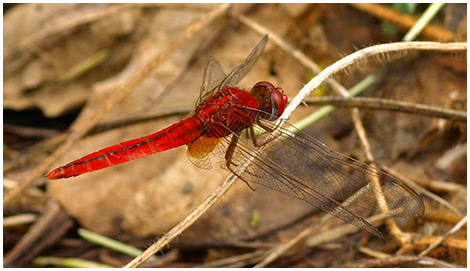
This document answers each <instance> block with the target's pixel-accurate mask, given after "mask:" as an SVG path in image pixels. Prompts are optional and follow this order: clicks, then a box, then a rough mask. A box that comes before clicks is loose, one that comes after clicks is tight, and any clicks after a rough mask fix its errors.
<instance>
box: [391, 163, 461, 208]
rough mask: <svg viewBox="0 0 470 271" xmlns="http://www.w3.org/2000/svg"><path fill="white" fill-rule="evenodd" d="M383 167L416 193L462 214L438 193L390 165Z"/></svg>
mask: <svg viewBox="0 0 470 271" xmlns="http://www.w3.org/2000/svg"><path fill="white" fill-rule="evenodd" d="M383 169H385V170H386V171H387V172H388V173H390V174H392V175H394V176H395V177H397V178H398V179H400V180H402V181H403V182H404V183H406V184H407V185H408V186H410V187H411V188H413V189H415V190H416V191H417V192H418V193H420V194H423V195H426V196H427V197H429V198H431V199H433V200H435V201H436V202H439V203H440V204H442V205H443V206H445V207H447V208H448V209H449V210H451V211H452V212H454V213H455V214H457V215H459V216H462V215H463V214H462V212H460V211H459V209H457V208H456V207H455V206H454V205H452V204H451V203H449V202H448V201H446V200H445V199H443V198H441V197H439V196H438V195H436V194H434V193H432V192H431V191H429V190H428V189H426V188H424V187H422V186H421V185H417V184H416V183H414V182H413V181H411V180H410V179H409V178H407V177H406V176H404V175H403V174H400V173H399V172H398V171H396V170H394V169H392V168H390V167H387V166H383Z"/></svg>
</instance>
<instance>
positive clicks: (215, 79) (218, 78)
mask: <svg viewBox="0 0 470 271" xmlns="http://www.w3.org/2000/svg"><path fill="white" fill-rule="evenodd" d="M224 78H225V72H224V69H223V68H222V66H220V64H219V62H217V60H215V58H213V57H212V56H209V57H208V58H207V62H206V67H205V68H204V76H203V78H202V84H201V89H200V92H199V97H198V99H197V101H196V106H197V105H198V104H199V103H201V102H202V101H203V100H204V99H205V98H207V96H209V95H211V94H212V93H214V91H216V90H217V89H218V86H219V85H220V82H222V80H223V79H224Z"/></svg>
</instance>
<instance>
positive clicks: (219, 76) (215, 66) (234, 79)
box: [196, 35, 268, 106]
mask: <svg viewBox="0 0 470 271" xmlns="http://www.w3.org/2000/svg"><path fill="white" fill-rule="evenodd" d="M267 42H268V35H265V36H264V37H263V39H261V41H260V42H259V43H258V44H257V45H256V47H255V48H254V49H253V50H252V51H251V53H250V54H249V55H248V56H247V57H246V59H245V60H244V61H243V62H242V63H241V64H240V65H239V66H238V67H236V68H235V69H234V70H233V71H232V72H231V73H230V74H229V75H227V76H225V73H224V70H223V68H222V66H221V65H220V64H219V62H217V60H215V58H213V57H211V56H210V57H209V58H208V59H207V63H206V67H205V68H204V76H203V79H202V84H201V89H200V92H199V98H198V99H197V101H196V106H197V105H198V104H199V103H200V102H202V101H203V100H204V99H205V98H207V97H208V96H209V95H210V94H212V93H214V92H215V91H217V90H219V89H221V88H223V87H225V86H235V85H236V84H238V82H240V80H242V79H243V77H245V75H246V74H247V73H248V72H249V71H250V70H251V69H252V68H253V66H254V65H255V64H256V62H257V61H258V58H259V57H260V56H261V55H262V54H263V51H264V47H266V43H267Z"/></svg>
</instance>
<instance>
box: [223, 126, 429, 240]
mask: <svg viewBox="0 0 470 271" xmlns="http://www.w3.org/2000/svg"><path fill="white" fill-rule="evenodd" d="M262 124H263V126H264V127H269V128H268V130H271V129H274V127H273V125H272V124H271V123H269V122H263V123H262ZM283 128H284V129H283V130H281V132H280V134H278V136H275V137H271V135H272V134H271V133H269V132H270V131H267V132H266V133H261V135H260V136H259V138H258V137H257V139H259V140H260V141H266V142H267V143H266V144H264V145H263V146H261V147H255V146H253V143H252V141H251V140H246V139H243V138H241V137H240V138H239V139H238V140H237V141H238V142H237V147H236V148H235V150H234V152H233V154H232V158H231V159H230V165H231V166H230V167H232V168H235V167H237V166H240V165H242V164H243V163H244V162H243V161H245V160H246V158H248V159H251V160H252V161H251V163H249V164H248V165H246V169H245V170H244V171H243V172H242V173H239V177H241V178H242V179H243V180H244V181H246V182H252V183H255V184H259V185H263V186H266V187H269V188H272V189H275V190H278V191H280V192H283V193H285V194H288V195H291V196H293V197H295V198H298V199H301V200H304V201H306V202H308V203H310V204H312V205H314V206H318V207H320V208H321V209H322V210H324V211H326V212H329V213H331V214H332V215H335V216H336V217H338V218H340V219H343V220H345V221H347V222H349V223H351V224H353V225H355V226H357V227H360V228H362V229H365V230H367V231H369V232H371V233H372V234H375V235H380V233H379V232H378V231H377V230H376V229H375V228H374V227H373V226H372V225H370V224H369V223H368V222H367V221H365V220H364V219H362V218H361V217H359V216H358V215H356V214H355V213H353V212H352V211H350V209H348V208H347V207H345V206H349V205H350V204H351V205H353V206H356V207H359V208H360V209H364V210H371V211H376V210H377V209H378V208H377V207H376V206H377V200H376V194H377V193H378V190H382V193H383V195H384V198H385V201H386V203H387V205H388V208H389V209H390V211H386V212H387V213H392V214H394V215H400V216H404V217H415V216H420V215H422V213H423V211H424V207H423V203H422V201H421V199H420V198H419V196H418V195H417V194H416V193H415V192H414V191H413V190H412V189H411V188H409V187H408V186H406V185H404V184H402V183H400V182H399V181H398V180H396V179H394V178H393V177H391V176H390V175H388V174H386V173H384V172H382V171H376V170H374V169H373V168H371V167H370V166H368V165H366V164H364V163H362V162H359V161H357V160H355V159H352V158H350V157H347V156H345V155H342V154H340V153H337V152H335V151H333V150H331V149H329V148H328V147H326V145H324V144H323V143H321V142H319V141H317V140H315V139H314V138H312V137H310V136H309V135H307V134H305V133H302V132H298V131H297V133H292V132H289V131H287V130H286V128H289V129H292V130H295V129H294V128H293V127H292V126H290V125H288V124H285V125H284V126H283ZM233 136H235V135H233ZM224 144H226V147H228V144H230V142H229V141H225V142H224ZM374 177H377V178H378V179H379V180H380V183H381V188H380V189H377V188H375V187H374V186H373V185H372V184H371V182H370V180H371V178H374ZM358 191H359V192H358ZM356 192H358V193H359V196H358V194H355V193H356Z"/></svg>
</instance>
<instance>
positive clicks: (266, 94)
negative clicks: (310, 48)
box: [46, 35, 424, 238]
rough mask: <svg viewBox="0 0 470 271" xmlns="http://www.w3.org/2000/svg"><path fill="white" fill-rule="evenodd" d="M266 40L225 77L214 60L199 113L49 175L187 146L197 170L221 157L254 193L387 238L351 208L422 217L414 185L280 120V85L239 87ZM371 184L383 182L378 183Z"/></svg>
mask: <svg viewBox="0 0 470 271" xmlns="http://www.w3.org/2000/svg"><path fill="white" fill-rule="evenodd" d="M267 41H268V36H267V35H266V36H264V38H263V39H262V40H261V41H260V42H259V43H258V44H257V45H256V47H255V48H254V49H253V50H252V51H251V53H250V54H249V55H248V56H247V58H246V59H245V60H244V61H243V62H242V64H240V65H239V66H238V67H236V68H235V69H234V70H233V71H232V72H231V73H229V74H228V75H225V73H224V71H223V69H222V67H221V65H220V64H219V63H218V62H217V60H215V59H214V58H213V57H209V58H208V60H207V63H206V66H205V69H204V75H203V81H202V85H201V88H200V94H199V98H198V100H197V102H196V108H195V110H194V113H193V114H192V115H191V116H189V117H188V118H186V119H183V120H181V121H179V122H177V123H175V124H173V125H171V126H169V127H167V128H165V129H163V130H160V131H158V132H156V133H154V134H151V135H148V136H144V137H141V138H137V139H133V140H129V141H125V142H122V143H119V144H117V145H114V146H111V147H108V148H104V149H102V150H99V151H96V152H93V153H91V154H88V155H86V156H84V157H82V158H79V159H77V160H74V161H72V162H70V163H68V164H66V165H63V166H61V167H58V168H56V169H54V170H52V171H51V172H49V173H48V174H47V175H46V177H47V178H49V179H60V178H69V177H74V176H79V175H81V174H84V173H87V172H92V171H96V170H100V169H104V168H107V167H110V166H115V165H118V164H121V163H124V162H128V161H131V160H135V159H138V158H142V157H145V156H148V155H151V154H155V153H157V152H161V151H165V150H169V149H172V148H176V147H179V146H182V145H187V146H188V150H187V154H188V157H189V160H190V161H191V162H192V163H193V164H195V165H196V166H198V167H200V168H204V169H210V168H211V167H212V162H211V158H213V157H217V158H219V161H220V164H221V166H222V167H223V168H225V169H227V170H228V171H230V172H231V173H233V174H235V175H236V176H237V177H238V178H239V179H241V180H242V181H244V182H245V183H246V184H247V185H248V186H249V187H250V188H251V189H253V190H254V189H255V187H257V186H258V185H261V186H265V187H268V188H271V189H274V190H277V191H279V192H282V193H285V194H287V195H290V196H292V197H294V198H297V199H300V200H304V201H306V202H307V203H309V204H311V205H313V206H315V207H318V208H320V209H321V210H323V211H325V212H328V213H330V214H332V215H333V216H336V217H338V218H340V219H342V220H344V221H345V222H347V223H350V224H352V225H354V226H356V227H358V228H360V229H363V230H366V231H367V232H369V233H371V234H373V235H376V236H379V237H382V238H384V235H383V234H382V233H381V232H380V231H379V230H378V229H377V228H375V227H374V226H373V225H371V224H370V223H369V222H368V221H367V220H365V219H364V218H362V217H361V216H360V215H359V214H357V212H356V211H354V210H352V209H351V208H350V207H351V206H353V207H355V208H356V207H357V208H358V210H365V211H377V210H379V211H382V212H386V213H390V214H393V215H398V216H402V217H405V218H414V217H420V216H421V215H422V214H423V212H424V205H423V202H422V200H421V198H420V196H419V195H418V194H417V193H416V192H415V191H414V190H413V189H411V188H410V187H409V186H407V185H406V184H403V183H402V182H400V181H399V180H397V179H396V178H394V177H392V176H391V175H389V174H387V173H385V172H384V171H381V170H378V169H376V168H375V167H372V166H369V165H367V164H365V163H363V162H360V161H358V160H356V159H354V158H351V157H348V156H346V155H343V154H340V153H338V152H336V151H333V150H331V149H330V148H328V147H327V146H326V145H325V144H323V143H322V142H320V141H318V140H316V139H315V138H313V137H312V136H310V135H309V134H307V133H305V132H302V131H299V130H298V129H296V128H295V127H294V126H292V125H290V124H288V123H287V122H278V121H277V120H278V119H279V117H280V116H281V115H282V113H283V112H284V109H285V107H286V105H287V103H288V99H287V96H286V94H285V93H284V90H283V89H282V88H281V87H275V86H274V85H273V84H271V83H269V82H266V81H260V82H258V83H256V84H255V85H254V86H253V87H252V88H251V90H250V91H249V92H248V91H245V90H242V89H239V88H237V87H236V85H237V84H238V83H239V82H240V80H241V79H242V78H243V77H244V76H245V75H246V74H247V73H248V72H249V71H250V70H251V69H252V68H253V66H254V65H255V63H256V62H257V60H258V59H259V57H260V56H261V55H262V53H263V51H264V48H265V46H266V43H267ZM239 167H243V170H240V169H239ZM373 180H378V185H377V183H376V184H375V185H374V183H373ZM358 195H359V196H358ZM378 195H380V197H379V196H378ZM380 199H381V200H380ZM383 205H385V206H386V208H383ZM381 207H382V208H381Z"/></svg>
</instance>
